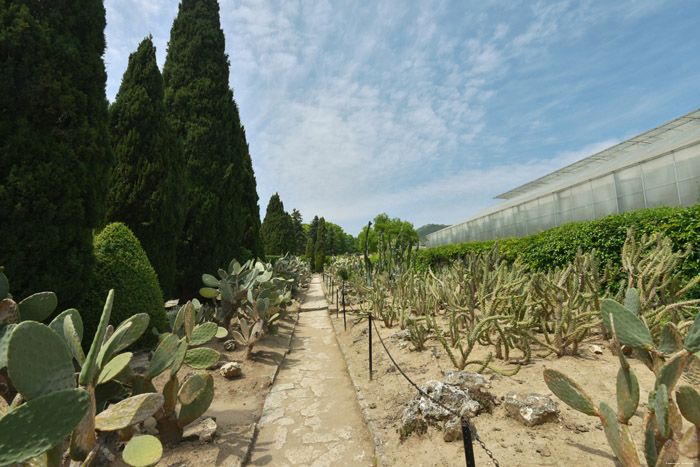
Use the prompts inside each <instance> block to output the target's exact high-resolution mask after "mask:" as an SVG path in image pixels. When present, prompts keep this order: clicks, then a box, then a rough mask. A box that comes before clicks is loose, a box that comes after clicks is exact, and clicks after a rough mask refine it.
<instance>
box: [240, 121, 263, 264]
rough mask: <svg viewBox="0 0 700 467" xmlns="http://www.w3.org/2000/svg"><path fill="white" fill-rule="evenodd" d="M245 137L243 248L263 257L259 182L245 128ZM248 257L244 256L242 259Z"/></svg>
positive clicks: (242, 180)
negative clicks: (256, 180)
mask: <svg viewBox="0 0 700 467" xmlns="http://www.w3.org/2000/svg"><path fill="white" fill-rule="evenodd" d="M241 130H242V131H241V134H242V137H243V141H242V146H241V147H242V149H244V151H243V158H242V159H243V173H242V174H241V176H242V179H241V189H242V195H241V198H242V202H241V205H242V209H243V248H245V249H246V250H247V251H248V252H250V253H249V254H250V255H251V256H252V257H253V258H262V257H263V256H264V254H265V252H264V248H263V242H262V238H261V236H260V207H259V206H258V200H259V198H258V192H257V184H256V182H255V173H254V172H253V162H252V161H251V159H250V151H249V149H248V142H247V141H246V139H245V129H243V128H242V129H241ZM245 259H247V258H244V257H242V258H241V260H245Z"/></svg>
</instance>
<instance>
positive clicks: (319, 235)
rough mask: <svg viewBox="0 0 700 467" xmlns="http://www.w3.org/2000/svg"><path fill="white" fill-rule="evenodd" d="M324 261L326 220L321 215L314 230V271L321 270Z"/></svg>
mask: <svg viewBox="0 0 700 467" xmlns="http://www.w3.org/2000/svg"><path fill="white" fill-rule="evenodd" d="M325 262H326V220H325V219H324V218H323V217H322V218H320V219H319V220H318V231H317V232H316V272H322V271H323V263H325Z"/></svg>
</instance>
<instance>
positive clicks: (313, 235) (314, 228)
mask: <svg viewBox="0 0 700 467" xmlns="http://www.w3.org/2000/svg"><path fill="white" fill-rule="evenodd" d="M318 222H319V220H318V216H314V219H313V220H312V221H311V224H309V238H310V239H311V240H312V241H313V242H314V248H315V247H316V240H317V236H318Z"/></svg>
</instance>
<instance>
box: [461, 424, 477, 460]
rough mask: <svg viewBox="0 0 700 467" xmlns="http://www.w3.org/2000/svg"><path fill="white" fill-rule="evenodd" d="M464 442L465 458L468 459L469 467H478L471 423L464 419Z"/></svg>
mask: <svg viewBox="0 0 700 467" xmlns="http://www.w3.org/2000/svg"><path fill="white" fill-rule="evenodd" d="M462 440H463V441H464V457H466V459H467V467H476V462H474V446H472V432H471V430H470V429H469V422H467V421H466V420H465V419H462Z"/></svg>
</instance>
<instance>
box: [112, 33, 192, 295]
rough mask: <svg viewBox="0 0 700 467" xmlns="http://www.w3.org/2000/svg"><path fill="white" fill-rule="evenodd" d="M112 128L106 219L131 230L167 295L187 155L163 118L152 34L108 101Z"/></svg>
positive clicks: (180, 216)
mask: <svg viewBox="0 0 700 467" xmlns="http://www.w3.org/2000/svg"><path fill="white" fill-rule="evenodd" d="M110 130H111V134H112V147H113V149H114V153H115V155H116V159H117V160H116V167H115V170H114V173H113V175H112V183H111V186H110V191H109V196H108V198H107V220H108V221H110V222H123V223H124V224H126V225H127V226H129V228H130V229H131V230H132V231H133V232H134V234H135V235H136V237H137V238H138V239H139V241H140V242H141V245H142V246H143V249H144V250H145V251H146V254H147V255H148V258H149V260H150V262H151V264H152V265H153V269H155V271H156V273H157V274H158V281H159V283H160V287H161V289H162V290H163V291H164V292H165V294H166V295H169V294H171V293H172V291H173V287H174V281H175V251H176V248H177V242H178V236H177V234H176V233H177V232H180V231H181V230H182V225H183V222H184V213H185V212H184V207H185V202H186V200H185V194H186V190H185V178H184V177H185V159H184V154H183V152H182V145H181V143H180V141H179V140H178V139H177V137H176V136H175V133H174V131H173V129H172V127H171V126H170V123H169V121H168V119H167V118H166V110H165V103H164V101H163V78H162V77H161V74H160V71H159V70H158V64H157V63H156V49H155V47H154V46H153V42H152V39H151V37H150V36H149V37H147V38H146V39H144V40H143V41H142V42H141V44H139V47H138V49H137V51H136V52H134V53H132V54H131V55H130V56H129V65H128V66H127V69H126V72H125V73H124V77H123V78H122V84H121V87H120V88H119V92H118V93H117V97H116V100H115V102H114V104H112V106H111V107H110ZM119 295H121V294H119Z"/></svg>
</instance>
